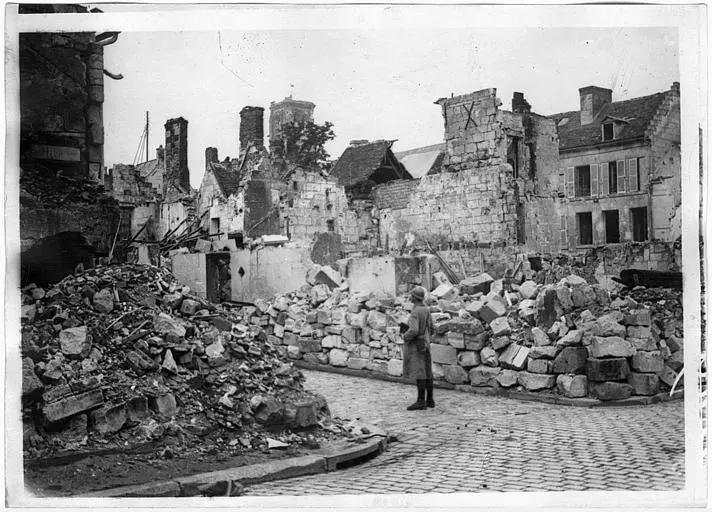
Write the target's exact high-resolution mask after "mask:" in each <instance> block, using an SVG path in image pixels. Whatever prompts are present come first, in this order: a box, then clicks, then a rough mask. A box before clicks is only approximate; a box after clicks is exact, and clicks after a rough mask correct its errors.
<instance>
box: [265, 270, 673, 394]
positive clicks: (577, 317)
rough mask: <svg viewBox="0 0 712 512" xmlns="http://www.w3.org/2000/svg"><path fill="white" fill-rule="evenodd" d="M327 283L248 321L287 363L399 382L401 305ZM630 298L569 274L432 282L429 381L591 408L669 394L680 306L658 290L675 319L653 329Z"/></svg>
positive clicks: (644, 307) (650, 318)
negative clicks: (547, 279) (548, 278)
mask: <svg viewBox="0 0 712 512" xmlns="http://www.w3.org/2000/svg"><path fill="white" fill-rule="evenodd" d="M333 281H334V283H333V285H332V286H329V285H327V284H326V283H320V284H315V285H314V286H311V285H308V284H307V285H304V286H303V287H302V288H301V289H300V290H298V291H297V292H294V293H291V294H286V295H283V296H279V297H277V298H275V300H273V301H270V302H264V303H261V304H258V308H259V309H260V311H261V314H260V313H259V312H257V316H256V317H253V321H254V322H257V324H258V325H261V326H262V327H263V328H264V329H265V330H266V332H267V333H268V337H269V338H270V339H271V340H272V341H273V343H275V344H281V350H282V351H283V352H284V353H285V354H286V355H287V357H289V358H291V359H301V360H304V361H306V362H309V363H316V364H321V365H330V366H333V367H346V368H351V369H355V370H362V371H364V373H365V374H368V373H370V372H374V373H377V374H386V375H391V376H400V375H401V371H402V347H403V339H402V337H401V335H400V332H399V325H400V324H402V323H404V322H406V321H407V317H408V314H409V313H408V312H409V311H410V310H411V309H412V303H411V302H410V301H409V299H408V297H407V296H401V297H390V296H386V295H375V294H371V295H363V294H350V293H348V290H347V289H346V288H345V286H344V285H343V283H341V285H339V286H336V285H337V284H338V283H337V281H339V280H338V279H337V278H334V279H333ZM311 282H315V281H314V279H311ZM639 293H641V290H633V291H630V292H621V293H620V294H619V295H614V296H611V294H610V293H609V292H608V291H607V290H606V289H604V288H603V287H601V286H599V285H598V284H589V283H588V282H587V281H586V280H585V279H584V278H582V277H580V276H578V275H573V274H572V275H569V276H568V277H566V278H564V279H562V280H560V281H559V282H558V283H556V284H550V285H541V284H537V283H536V282H534V281H524V282H522V283H519V284H517V283H512V282H507V281H505V280H502V279H499V280H495V279H493V278H492V277H491V276H489V275H487V274H482V275H479V276H475V277H471V278H467V279H465V280H463V281H462V282H460V283H459V285H452V284H449V283H448V282H447V280H446V279H441V280H437V281H436V286H435V288H434V289H433V290H432V291H431V292H430V293H429V295H428V297H427V299H426V303H427V304H429V305H430V308H431V312H432V313H431V314H432V318H433V325H434V335H433V337H432V345H431V355H432V360H433V371H434V375H435V378H436V379H439V380H443V381H446V382H448V383H450V384H452V385H454V386H456V387H460V386H463V387H476V388H483V387H490V388H509V389H513V390H519V391H526V392H536V393H549V394H556V395H561V396H564V397H568V398H583V397H593V398H598V399H600V400H618V399H624V398H628V397H630V396H632V395H643V396H649V395H654V394H656V393H658V392H661V391H664V390H668V389H669V388H670V386H671V385H672V383H673V382H674V379H675V378H676V376H677V373H676V372H678V371H679V370H680V368H681V363H682V340H681V337H680V336H681V335H682V309H681V307H680V306H679V304H680V299H681V295H680V294H679V293H677V292H675V291H674V290H660V291H659V293H662V294H663V295H664V296H665V297H667V301H668V310H671V311H672V310H674V311H675V313H674V321H673V322H672V324H668V325H665V326H662V325H658V323H657V322H656V318H655V315H654V313H655V311H656V310H655V309H654V308H653V307H652V306H651V304H657V303H658V302H659V300H647V299H646V300H645V301H644V302H638V301H636V300H635V296H636V294H639ZM645 293H648V292H647V291H646V292H645ZM673 304H676V306H675V307H670V306H671V305H673ZM668 320H669V318H668Z"/></svg>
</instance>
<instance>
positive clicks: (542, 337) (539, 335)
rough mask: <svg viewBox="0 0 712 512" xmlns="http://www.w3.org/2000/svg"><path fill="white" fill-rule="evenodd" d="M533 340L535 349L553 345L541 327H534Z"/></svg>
mask: <svg viewBox="0 0 712 512" xmlns="http://www.w3.org/2000/svg"><path fill="white" fill-rule="evenodd" d="M532 340H533V341H534V346H535V347H543V346H545V345H551V339H550V338H549V336H547V335H546V333H545V332H544V331H543V330H541V329H540V328H539V327H532Z"/></svg>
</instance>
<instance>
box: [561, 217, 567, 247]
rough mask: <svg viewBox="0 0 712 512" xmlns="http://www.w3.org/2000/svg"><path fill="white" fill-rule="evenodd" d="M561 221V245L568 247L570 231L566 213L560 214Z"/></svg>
mask: <svg viewBox="0 0 712 512" xmlns="http://www.w3.org/2000/svg"><path fill="white" fill-rule="evenodd" d="M559 222H560V235H561V236H560V246H561V248H562V249H563V248H566V247H568V245H569V244H568V233H567V229H566V215H560V216H559Z"/></svg>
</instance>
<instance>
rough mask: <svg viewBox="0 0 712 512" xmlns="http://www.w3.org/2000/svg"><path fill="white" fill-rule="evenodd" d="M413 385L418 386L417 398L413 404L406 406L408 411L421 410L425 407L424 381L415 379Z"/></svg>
mask: <svg viewBox="0 0 712 512" xmlns="http://www.w3.org/2000/svg"><path fill="white" fill-rule="evenodd" d="M415 385H416V386H418V399H417V400H416V401H415V403H414V404H411V405H409V406H408V407H406V409H407V410H408V411H421V410H423V409H425V407H426V405H425V381H424V380H421V379H418V380H416V381H415Z"/></svg>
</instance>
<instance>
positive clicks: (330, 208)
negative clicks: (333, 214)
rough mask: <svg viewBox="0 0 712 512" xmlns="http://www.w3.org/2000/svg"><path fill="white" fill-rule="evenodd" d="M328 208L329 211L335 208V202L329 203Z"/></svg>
mask: <svg viewBox="0 0 712 512" xmlns="http://www.w3.org/2000/svg"><path fill="white" fill-rule="evenodd" d="M326 209H327V210H329V211H331V210H333V209H334V205H333V204H327V205H326Z"/></svg>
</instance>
